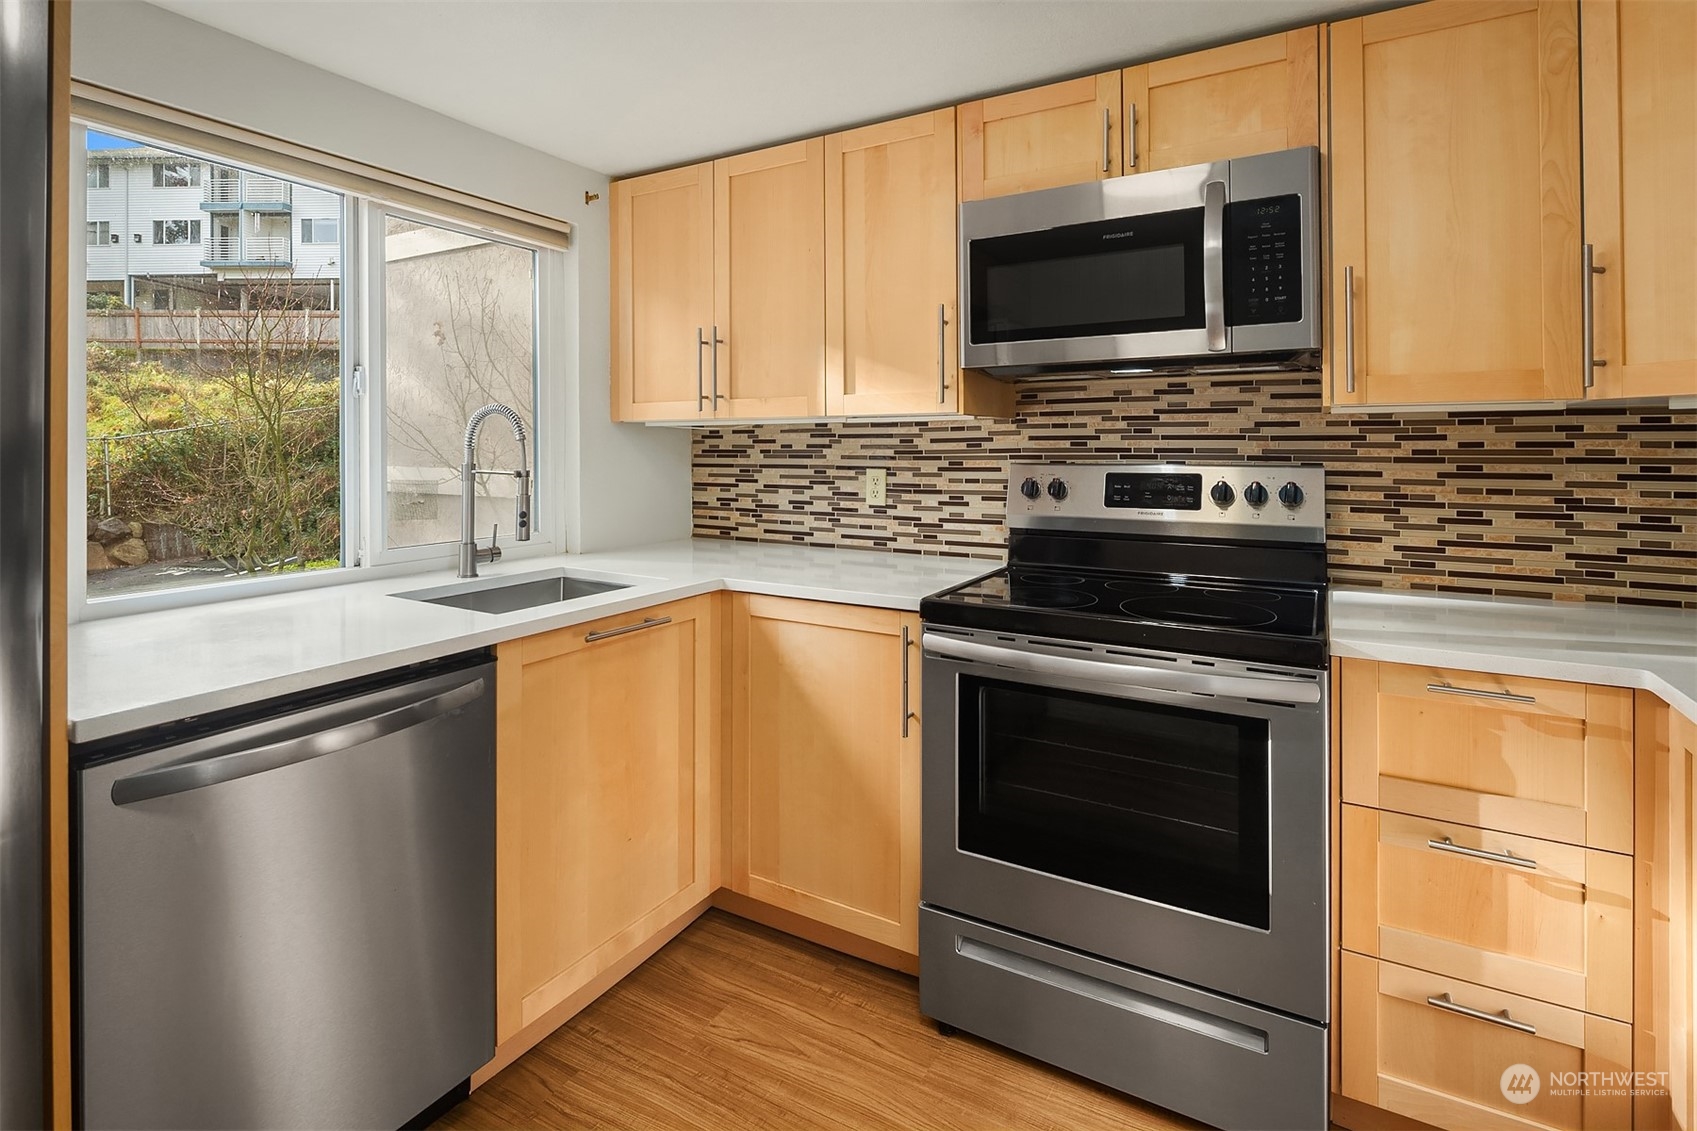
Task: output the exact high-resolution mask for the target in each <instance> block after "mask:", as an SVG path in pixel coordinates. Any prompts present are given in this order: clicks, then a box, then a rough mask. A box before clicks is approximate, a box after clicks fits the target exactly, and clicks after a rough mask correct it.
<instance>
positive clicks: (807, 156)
mask: <svg viewBox="0 0 1697 1131" xmlns="http://www.w3.org/2000/svg"><path fill="white" fill-rule="evenodd" d="M713 175H714V191H713V207H714V216H715V222H714V242H713V246H714V252H715V256H716V262H715V272H716V280H717V282H716V286H715V289H714V297H715V303H716V306H717V310H718V317H717V325H718V334H719V338H720V341H719V342H718V343H717V344H716V347H715V348H714V349H713V350H711V351H710V353H711V370H712V372H711V375H710V381H709V386H710V391H711V395H712V396H713V397H715V398H716V405H715V411H714V413H713V415H715V416H719V417H729V418H733V419H735V418H749V417H753V418H769V417H785V416H791V417H793V416H822V415H823V414H824V411H825V139H823V138H811V139H809V140H807V141H798V142H793V143H791V144H789V145H780V146H778V147H776V148H774V149H762V150H760V151H759V152H757V153H743V154H739V155H738V156H736V157H726V158H723V159H721V160H719V161H715V162H714V163H713Z"/></svg>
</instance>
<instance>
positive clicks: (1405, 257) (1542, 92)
mask: <svg viewBox="0 0 1697 1131" xmlns="http://www.w3.org/2000/svg"><path fill="white" fill-rule="evenodd" d="M1577 33H1578V12H1577V6H1576V0H1543V2H1531V0H1481V2H1478V3H1474V2H1470V0H1433V2H1432V3H1426V4H1417V5H1414V6H1413V7H1407V8H1398V9H1396V10H1394V11H1389V12H1381V13H1378V14H1377V15H1371V16H1364V17H1361V18H1360V19H1354V20H1346V21H1344V22H1342V23H1338V24H1333V25H1331V89H1330V108H1331V147H1332V148H1331V162H1330V165H1331V187H1332V192H1331V209H1332V252H1331V273H1330V275H1331V286H1332V308H1331V315H1332V317H1331V320H1330V329H1331V330H1332V331H1333V334H1332V342H1333V345H1332V348H1331V365H1330V371H1331V375H1332V377H1331V382H1330V389H1329V393H1330V395H1331V398H1332V401H1333V403H1337V404H1418V403H1450V404H1460V403H1466V402H1480V401H1523V400H1552V399H1567V398H1576V397H1578V396H1579V395H1580V391H1581V374H1580V365H1579V360H1580V339H1581V336H1582V326H1581V319H1580V294H1581V285H1580V284H1581V280H1580V277H1579V264H1580V240H1579V219H1580V217H1579V63H1578V44H1577ZM1350 279H1352V280H1353V285H1350V284H1349V283H1348V282H1347V280H1350ZM1352 298H1353V301H1351V300H1352Z"/></svg>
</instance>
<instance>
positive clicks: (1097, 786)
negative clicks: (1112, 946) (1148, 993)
mask: <svg viewBox="0 0 1697 1131" xmlns="http://www.w3.org/2000/svg"><path fill="white" fill-rule="evenodd" d="M960 691H961V697H960V704H961V706H960V712H961V718H960V720H959V722H960V731H959V734H960V827H959V837H960V847H961V849H962V850H963V851H966V852H971V853H975V854H977V855H980V856H987V857H991V858H993V859H996V860H1003V861H1006V862H1007V863H1010V864H1016V865H1020V866H1022V867H1026V868H1032V869H1035V870H1037V871H1040V872H1047V873H1049V874H1051V875H1056V876H1061V877H1064V878H1066V879H1071V880H1077V881H1079V882H1081V883H1087V884H1093V885H1095V886H1097V887H1103V888H1109V889H1111V890H1113V891H1119V892H1124V893H1126V894H1127V895H1134V896H1138V897H1140V898H1143V899H1148V900H1152V901H1154V902H1157V903H1164V904H1168V905H1171V906H1174V907H1180V908H1184V909H1187V910H1190V911H1195V912H1199V913H1201V914H1204V915H1212V916H1215V917H1216V918H1220V919H1229V920H1231V921H1233V922H1237V923H1243V924H1245V925H1248V926H1252V927H1260V928H1266V927H1267V925H1268V914H1269V904H1270V900H1269V893H1268V887H1269V883H1268V856H1267V850H1268V830H1267V801H1268V793H1267V764H1268V737H1269V736H1268V724H1267V721H1266V720H1264V719H1256V718H1246V717H1239V716H1235V715H1228V714H1221V713H1217V712H1212V711H1198V710H1191V709H1187V708H1181V707H1169V706H1163V705H1158V704H1152V703H1142V702H1138V701H1136V700H1130V699H1116V698H1113V697H1111V696H1102V695H1088V694H1083V693H1080V692H1073V691H1061V690H1056V689H1052V688H1044V687H1033V686H1029V685H1024V684H1015V683H1006V682H1002V681H998V680H989V679H978V678H975V677H963V678H962V679H961V682H960Z"/></svg>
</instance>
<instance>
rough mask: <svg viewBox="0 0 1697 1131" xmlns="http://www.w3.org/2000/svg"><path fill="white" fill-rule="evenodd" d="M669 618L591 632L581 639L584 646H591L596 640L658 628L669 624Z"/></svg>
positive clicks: (651, 619)
mask: <svg viewBox="0 0 1697 1131" xmlns="http://www.w3.org/2000/svg"><path fill="white" fill-rule="evenodd" d="M671 623H672V618H671V617H649V618H648V619H646V620H644V621H643V622H642V623H641V624H627V625H625V626H624V627H623V628H609V629H606V630H605V631H602V632H591V633H589V634H588V635H587V636H585V637H584V638H583V642H584V643H585V644H593V643H595V642H596V641H597V640H606V639H608V638H609V637H613V636H623V635H624V634H625V633H627V632H641V631H642V630H643V629H645V628H659V627H660V626H661V625H663V624H671Z"/></svg>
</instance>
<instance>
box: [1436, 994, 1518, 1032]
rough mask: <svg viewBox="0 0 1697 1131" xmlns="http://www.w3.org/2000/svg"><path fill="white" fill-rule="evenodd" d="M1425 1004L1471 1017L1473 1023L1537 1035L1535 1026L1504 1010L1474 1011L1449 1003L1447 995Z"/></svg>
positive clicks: (1467, 1006) (1468, 1007) (1458, 1004)
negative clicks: (1496, 1011)
mask: <svg viewBox="0 0 1697 1131" xmlns="http://www.w3.org/2000/svg"><path fill="white" fill-rule="evenodd" d="M1426 1004H1427V1005H1430V1006H1434V1007H1436V1008H1438V1009H1444V1010H1448V1011H1449V1012H1451V1013H1459V1014H1461V1015H1462V1016H1463V1017H1471V1018H1473V1019H1474V1020H1475V1021H1489V1022H1490V1023H1491V1024H1493V1025H1501V1026H1502V1027H1503V1028H1505V1029H1513V1030H1514V1031H1515V1032H1517V1033H1525V1034H1527V1035H1528V1036H1532V1037H1536V1036H1537V1035H1538V1029H1537V1027H1536V1026H1534V1025H1529V1024H1527V1023H1526V1022H1524V1021H1516V1020H1515V1019H1514V1018H1512V1017H1510V1016H1509V1015H1508V1010H1506V1009H1505V1010H1502V1011H1501V1012H1498V1013H1486V1012H1485V1011H1484V1010H1483V1009H1474V1008H1473V1007H1472V1006H1470V1005H1462V1004H1460V1003H1459V1002H1454V1001H1451V1000H1450V995H1449V994H1439V995H1438V996H1437V997H1429V998H1427V999H1426Z"/></svg>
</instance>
